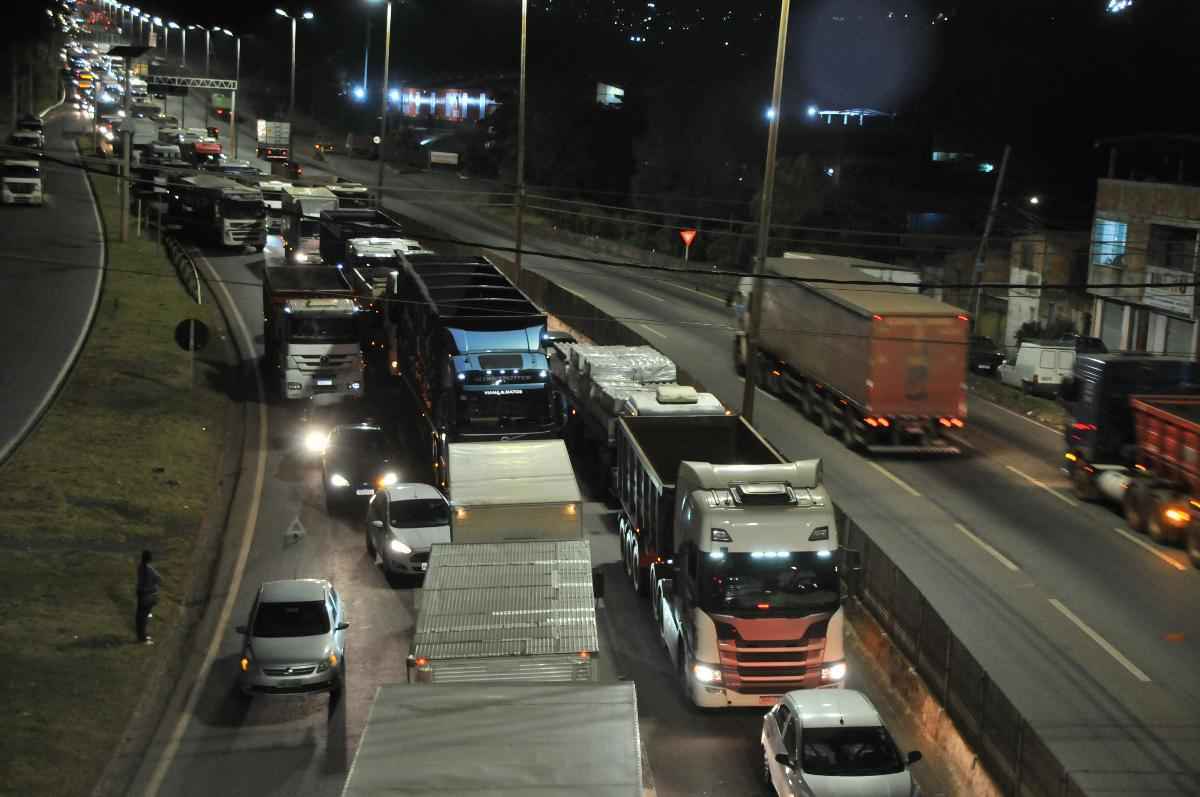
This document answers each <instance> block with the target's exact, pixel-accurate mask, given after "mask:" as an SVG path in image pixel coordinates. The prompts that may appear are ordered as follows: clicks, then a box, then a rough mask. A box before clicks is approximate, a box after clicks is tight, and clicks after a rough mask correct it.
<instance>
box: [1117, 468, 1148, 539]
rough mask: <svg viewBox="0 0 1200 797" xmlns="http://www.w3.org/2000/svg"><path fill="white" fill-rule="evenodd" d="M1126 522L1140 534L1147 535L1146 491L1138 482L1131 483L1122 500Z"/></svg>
mask: <svg viewBox="0 0 1200 797" xmlns="http://www.w3.org/2000/svg"><path fill="white" fill-rule="evenodd" d="M1121 509H1122V510H1123V512H1124V514H1125V522H1126V523H1127V524H1128V525H1129V528H1131V529H1132V530H1134V531H1136V532H1137V533H1138V534H1145V533H1146V511H1145V490H1144V489H1143V487H1142V486H1141V484H1140V483H1139V482H1137V481H1133V482H1130V483H1129V487H1128V488H1126V490H1125V496H1124V498H1123V499H1122V500H1121Z"/></svg>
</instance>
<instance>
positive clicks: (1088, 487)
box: [1071, 465, 1099, 501]
mask: <svg viewBox="0 0 1200 797" xmlns="http://www.w3.org/2000/svg"><path fill="white" fill-rule="evenodd" d="M1071 492H1073V493H1075V497H1076V498H1078V499H1079V500H1080V501H1095V500H1096V499H1097V498H1098V497H1099V496H1098V495H1097V493H1096V486H1095V485H1094V484H1092V476H1091V474H1090V473H1088V472H1087V470H1086V469H1085V468H1081V467H1079V466H1078V465H1076V466H1074V467H1072V468H1071Z"/></svg>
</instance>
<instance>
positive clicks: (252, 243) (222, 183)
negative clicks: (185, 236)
mask: <svg viewBox="0 0 1200 797" xmlns="http://www.w3.org/2000/svg"><path fill="white" fill-rule="evenodd" d="M170 188H171V197H170V200H169V201H168V210H167V212H168V215H169V216H170V217H171V222H172V224H174V225H177V226H178V227H180V228H181V229H183V230H184V231H189V232H190V233H191V234H192V235H194V236H195V237H196V238H198V239H201V240H208V241H211V242H212V243H214V244H215V245H219V246H249V247H252V248H253V249H254V250H255V251H258V252H261V251H262V249H263V247H264V246H266V243H267V226H266V208H265V206H264V205H263V198H262V192H261V191H259V190H258V189H257V188H252V187H250V186H246V185H242V184H241V183H239V182H237V181H236V180H231V179H229V178H228V177H222V176H219V175H215V174H193V175H190V176H187V177H176V178H174V179H173V180H172V182H171V184H170Z"/></svg>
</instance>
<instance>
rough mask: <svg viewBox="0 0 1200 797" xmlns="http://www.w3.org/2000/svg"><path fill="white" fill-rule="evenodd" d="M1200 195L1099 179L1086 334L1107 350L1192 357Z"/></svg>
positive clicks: (1149, 184)
mask: <svg viewBox="0 0 1200 797" xmlns="http://www.w3.org/2000/svg"><path fill="white" fill-rule="evenodd" d="M1198 247H1200V188H1197V187H1193V186H1187V185H1178V184H1172V183H1158V182H1140V181H1133V180H1114V179H1102V180H1100V181H1099V185H1098V188H1097V192H1096V212H1095V217H1094V219H1093V222H1092V236H1091V247H1090V258H1089V269H1088V289H1087V292H1088V294H1089V295H1090V296H1091V298H1092V303H1093V310H1092V330H1091V331H1092V334H1093V335H1095V336H1097V337H1099V338H1101V339H1102V340H1103V341H1104V343H1105V344H1106V345H1107V346H1108V347H1109V349H1110V350H1113V351H1139V352H1147V353H1149V354H1174V355H1184V356H1190V357H1195V356H1196V354H1197V324H1196V291H1195V289H1194V287H1192V286H1191V285H1189V284H1187V283H1191V282H1194V281H1195V280H1196V263H1197V254H1198Z"/></svg>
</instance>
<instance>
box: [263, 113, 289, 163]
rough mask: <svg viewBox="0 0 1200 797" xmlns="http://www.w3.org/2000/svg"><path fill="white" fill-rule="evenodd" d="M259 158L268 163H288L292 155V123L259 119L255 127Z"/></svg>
mask: <svg viewBox="0 0 1200 797" xmlns="http://www.w3.org/2000/svg"><path fill="white" fill-rule="evenodd" d="M254 130H255V136H256V138H257V147H256V149H257V151H258V157H259V158H260V159H261V160H266V161H288V160H290V159H291V153H292V123H291V122H272V121H269V120H267V119H259V120H258V121H257V122H256V123H255V126H254Z"/></svg>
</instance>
